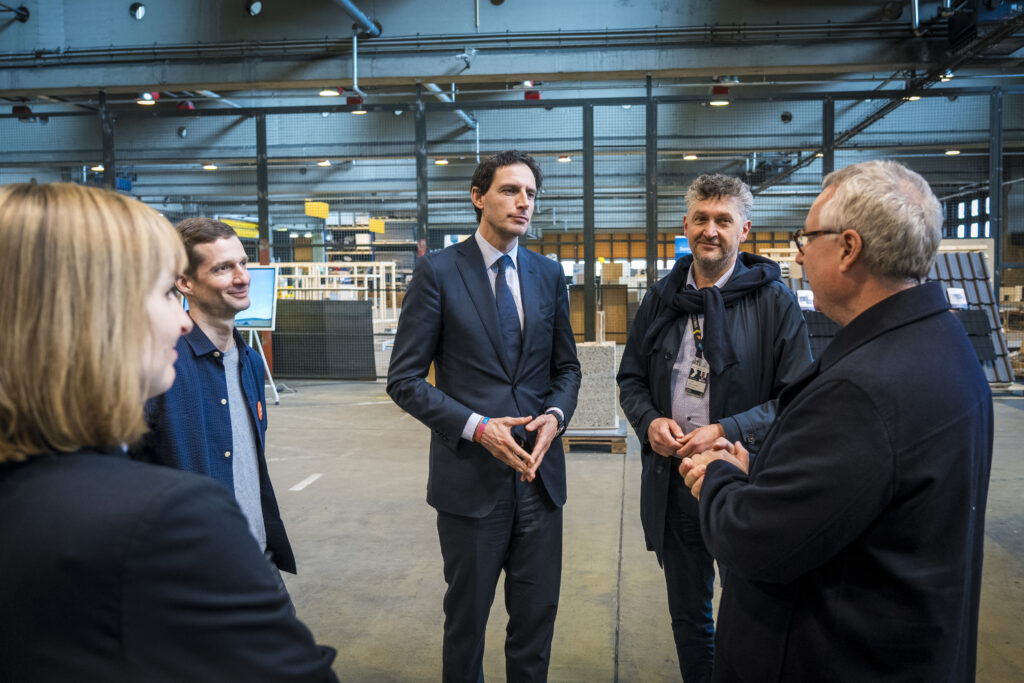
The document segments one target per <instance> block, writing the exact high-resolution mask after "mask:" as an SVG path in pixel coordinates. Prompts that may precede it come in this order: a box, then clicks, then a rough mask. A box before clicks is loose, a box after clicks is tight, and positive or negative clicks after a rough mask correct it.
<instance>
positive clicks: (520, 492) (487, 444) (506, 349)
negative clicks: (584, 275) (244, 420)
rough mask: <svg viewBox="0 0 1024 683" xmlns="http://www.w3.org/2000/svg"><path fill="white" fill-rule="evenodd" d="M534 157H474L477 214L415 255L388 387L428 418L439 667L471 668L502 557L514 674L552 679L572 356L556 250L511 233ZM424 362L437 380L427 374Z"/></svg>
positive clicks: (529, 189)
mask: <svg viewBox="0 0 1024 683" xmlns="http://www.w3.org/2000/svg"><path fill="white" fill-rule="evenodd" d="M540 186H541V172H540V168H539V167H538V166H537V163H536V162H535V161H534V160H533V159H532V158H531V157H530V156H528V155H526V154H523V153H521V152H516V151H508V152H502V153H500V154H497V155H495V156H493V157H490V158H488V159H486V160H484V161H483V162H482V163H481V164H480V165H479V166H478V167H477V169H476V172H475V173H474V174H473V181H472V189H471V198H472V201H473V206H474V207H475V209H476V214H477V218H478V219H479V221H480V223H479V227H478V229H477V231H476V233H475V234H474V235H473V236H472V237H470V238H468V239H466V240H465V241H463V242H461V243H459V244H457V245H455V246H452V247H448V248H447V249H444V250H443V251H440V252H437V253H434V254H430V255H427V256H425V257H423V258H421V259H420V260H419V262H418V263H417V265H416V270H415V272H414V274H413V278H412V281H411V282H410V284H409V289H408V291H407V292H406V295H405V301H404V303H403V307H402V315H401V318H400V319H399V321H398V332H397V334H396V336H395V345H394V350H393V352H392V355H391V367H390V368H389V371H388V384H387V390H388V394H389V395H390V396H391V398H392V399H394V401H395V403H397V404H398V405H399V406H400V407H401V408H403V409H404V410H406V411H408V412H409V413H410V414H411V415H413V416H414V417H416V418H417V419H419V420H420V421H421V422H423V424H425V425H427V426H428V427H430V429H431V430H432V434H431V440H430V475H429V477H428V480H427V502H428V503H429V504H430V505H431V506H433V507H434V508H436V509H437V532H438V536H439V538H440V542H441V555H442V557H443V559H444V577H445V581H446V582H447V584H448V590H447V592H446V593H445V598H444V612H445V623H444V647H443V653H442V660H443V675H444V680H445V681H482V680H483V669H482V661H483V650H484V634H485V629H486V626H487V616H488V613H489V611H490V607H491V603H492V602H493V600H494V590H495V587H496V585H497V581H498V576H499V574H500V572H501V570H502V569H504V570H505V606H506V608H507V610H508V613H509V623H508V632H507V633H508V635H507V638H506V640H505V659H506V664H505V666H506V673H507V677H508V680H509V681H543V680H546V679H547V669H548V662H549V660H550V654H551V638H552V634H553V632H554V622H555V613H556V611H557V608H558V593H559V583H560V580H561V571H562V561H561V558H562V505H563V504H564V503H565V498H566V487H565V456H564V454H563V451H562V444H561V440H560V438H559V437H560V436H561V434H562V432H563V431H565V425H566V423H567V422H568V421H569V419H570V418H571V417H572V414H573V411H574V410H575V408H576V394H577V392H578V391H579V386H580V366H579V361H578V360H577V358H576V344H575V342H574V339H573V333H572V329H571V327H570V325H569V301H568V296H567V293H566V289H565V280H564V277H563V273H562V268H561V266H560V265H559V264H558V263H556V262H554V261H551V260H549V259H546V258H543V257H541V256H539V255H537V254H534V253H532V252H530V251H528V250H526V249H524V248H520V247H519V245H518V242H519V238H520V237H522V236H523V235H524V234H526V230H527V228H528V227H529V224H530V218H531V216H532V215H533V208H534V202H535V200H536V197H537V192H538V191H539V189H540ZM431 363H433V364H434V368H435V377H436V386H432V385H431V384H429V383H428V382H427V381H426V379H425V378H426V376H427V372H428V370H429V368H430V364H431Z"/></svg>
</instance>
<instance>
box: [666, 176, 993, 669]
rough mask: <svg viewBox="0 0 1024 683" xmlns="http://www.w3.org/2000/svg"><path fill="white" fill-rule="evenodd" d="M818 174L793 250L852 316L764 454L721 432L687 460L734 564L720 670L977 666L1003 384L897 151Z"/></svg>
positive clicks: (828, 304) (925, 190) (729, 570)
mask: <svg viewBox="0 0 1024 683" xmlns="http://www.w3.org/2000/svg"><path fill="white" fill-rule="evenodd" d="M824 185H825V189H824V191H823V192H822V193H821V195H820V196H819V197H818V199H817V200H815V202H814V204H813V205H812V206H811V210H810V213H809V214H808V215H807V221H806V224H805V228H804V229H803V230H801V231H799V232H798V233H797V235H796V236H795V241H796V244H797V247H798V249H799V256H798V257H797V261H798V262H799V263H801V264H802V265H803V267H804V271H805V273H806V275H807V279H808V280H809V281H810V284H811V288H812V289H813V290H814V299H815V305H816V306H817V307H818V308H820V309H821V311H822V312H824V313H825V314H826V315H828V316H829V317H830V318H832V319H833V320H834V321H835V322H837V323H838V324H839V325H840V326H841V327H842V329H841V330H840V331H839V333H838V334H837V335H836V337H835V339H834V340H833V341H832V343H831V344H830V345H829V347H828V348H827V349H825V351H824V352H823V353H822V355H821V358H819V359H818V361H817V363H816V364H815V365H814V366H812V368H811V369H810V371H809V372H808V374H806V375H805V376H804V377H803V378H801V379H799V380H797V381H796V382H795V383H794V384H792V385H791V386H789V387H787V388H786V389H785V390H784V391H783V392H782V395H781V396H780V398H779V409H778V410H779V412H778V418H777V419H776V421H775V424H774V425H773V427H772V429H771V431H769V433H768V435H767V437H765V442H764V446H763V447H762V448H761V450H760V451H759V452H758V455H757V457H756V458H754V459H753V460H752V461H751V459H750V458H748V454H747V451H746V449H745V448H744V447H743V446H742V445H741V444H740V443H739V442H735V443H733V444H729V443H728V442H727V441H726V440H725V439H722V440H720V442H719V443H717V444H716V447H715V449H713V450H709V451H706V452H704V453H701V454H699V455H695V456H694V457H693V458H687V459H684V460H683V464H682V466H681V467H680V472H681V473H683V474H684V475H685V477H686V484H687V485H688V486H690V487H691V491H692V492H693V493H694V495H696V496H699V499H700V523H701V532H702V534H703V536H704V540H705V542H706V543H707V545H708V549H709V550H711V552H712V553H713V554H714V556H715V558H716V559H717V560H718V562H719V564H720V566H722V567H723V571H724V572H725V578H724V580H723V593H722V602H721V605H720V609H719V621H718V635H717V640H716V648H715V680H716V681H882V680H885V681H973V680H974V674H975V654H976V648H977V635H978V632H977V628H978V603H979V595H980V590H981V559H982V543H983V540H984V522H985V500H986V497H987V493H988V480H989V470H990V466H991V461H992V394H991V392H990V391H989V387H988V383H987V382H986V380H985V375H984V373H983V372H982V369H981V365H980V363H979V362H978V357H977V355H975V352H974V350H973V348H972V346H971V344H970V343H969V342H968V339H967V335H966V334H965V333H964V329H963V327H962V326H961V324H960V323H959V322H958V321H957V320H956V318H954V317H953V316H952V315H951V314H950V313H949V303H948V302H947V300H946V294H945V292H944V291H943V290H942V287H941V286H940V285H939V284H938V283H935V282H928V283H925V284H921V282H922V281H923V280H924V278H925V276H926V275H927V274H928V271H929V269H930V267H931V265H932V263H933V261H934V260H935V253H936V250H937V249H938V246H939V240H940V239H941V237H942V232H941V226H942V207H941V205H940V204H939V202H938V200H937V199H936V198H935V195H934V194H933V193H932V191H931V189H930V188H929V187H928V184H927V183H926V182H925V181H924V179H923V178H921V176H919V175H918V174H916V173H914V172H913V171H910V170H908V169H907V168H905V167H903V166H901V165H900V164H897V163H895V162H891V161H885V162H882V161H870V162H865V163H861V164H855V165H853V166H848V167H847V168H844V169H842V170H841V171H837V172H835V173H832V174H830V175H829V176H828V177H826V178H825V183H824ZM748 471H749V474H748Z"/></svg>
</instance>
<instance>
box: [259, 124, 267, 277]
mask: <svg viewBox="0 0 1024 683" xmlns="http://www.w3.org/2000/svg"><path fill="white" fill-rule="evenodd" d="M269 197H270V182H269V180H268V171H267V115H266V114H257V115H256V215H257V216H258V220H259V230H260V238H259V258H260V264H261V265H267V264H269V263H270V199H269Z"/></svg>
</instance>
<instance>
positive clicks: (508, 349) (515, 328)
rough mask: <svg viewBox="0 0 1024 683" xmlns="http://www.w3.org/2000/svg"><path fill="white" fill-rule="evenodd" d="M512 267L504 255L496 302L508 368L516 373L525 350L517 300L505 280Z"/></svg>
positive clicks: (495, 296) (495, 288)
mask: <svg viewBox="0 0 1024 683" xmlns="http://www.w3.org/2000/svg"><path fill="white" fill-rule="evenodd" d="M509 267H512V268H514V267H515V266H513V265H512V257H511V256H509V255H508V254H502V256H501V258H500V259H498V277H497V278H495V280H494V300H495V303H496V304H497V306H498V329H500V330H501V341H502V345H503V346H504V347H505V359H506V360H507V361H508V367H509V369H510V370H511V371H513V372H515V369H516V366H517V365H519V354H520V352H521V351H522V349H523V333H522V330H520V329H519V312H518V311H517V310H516V300H515V299H514V298H512V292H511V291H510V290H509V288H508V281H506V280H505V269H506V268H509Z"/></svg>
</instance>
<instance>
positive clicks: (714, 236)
mask: <svg viewBox="0 0 1024 683" xmlns="http://www.w3.org/2000/svg"><path fill="white" fill-rule="evenodd" d="M753 202H754V198H753V196H752V195H751V193H750V189H749V188H748V187H747V186H746V185H745V184H744V183H743V182H742V181H740V180H739V179H737V178H732V177H729V176H724V175H720V174H715V175H702V176H700V177H699V178H697V179H696V180H695V181H694V182H693V184H692V185H691V186H690V188H689V190H688V191H687V193H686V203H687V214H686V217H685V218H684V219H683V229H684V231H685V233H686V236H687V238H688V240H689V243H690V247H691V249H692V250H693V255H692V257H691V256H687V257H684V258H682V259H680V260H679V261H677V262H676V265H675V267H674V268H673V269H672V272H671V273H670V274H669V275H668V276H667V277H665V278H664V279H662V280H661V281H660V282H658V283H657V284H655V285H654V286H653V287H652V288H651V289H650V291H648V293H647V295H646V296H645V297H644V300H643V303H642V304H641V305H640V310H639V311H638V312H637V316H636V319H635V320H634V321H633V326H632V328H631V329H630V333H629V339H628V340H627V342H626V349H625V352H624V354H623V357H622V364H621V366H620V367H619V374H618V377H617V379H618V383H619V399H620V402H621V404H622V409H623V411H624V412H625V414H626V418H627V419H628V420H629V422H630V424H632V425H633V429H634V430H635V431H636V435H637V437H638V438H639V439H640V444H641V448H642V450H641V462H642V464H643V474H642V478H641V488H640V517H641V520H642V522H643V525H644V535H645V536H646V539H647V548H648V549H649V550H653V551H654V552H655V553H656V554H657V557H658V561H659V562H660V563H662V566H663V567H664V569H665V583H666V586H667V589H668V605H669V614H670V615H671V617H672V634H673V636H674V638H675V643H676V654H677V656H678V657H679V670H680V673H681V674H682V676H683V680H684V681H685V683H700V682H702V681H706V680H707V679H708V677H709V676H710V674H711V665H712V662H713V657H714V624H713V621H712V613H711V596H712V589H713V586H714V578H715V570H714V563H713V559H712V555H711V554H709V553H708V550H707V548H706V547H705V545H704V541H703V540H702V539H701V535H700V528H699V525H698V521H697V506H696V504H695V501H694V500H693V498H691V497H690V495H689V492H688V491H687V490H686V487H685V486H684V485H683V480H682V477H680V476H679V475H678V473H677V472H676V465H678V462H679V461H678V460H677V459H676V460H673V458H679V457H686V456H688V455H691V454H694V453H699V452H701V451H703V450H705V449H707V448H710V447H711V444H713V443H714V442H715V440H716V439H717V438H719V437H726V438H728V439H729V440H730V441H742V442H743V443H744V444H746V445H747V447H748V448H750V449H752V450H757V448H758V447H759V446H760V444H761V441H762V440H763V439H764V436H765V434H766V433H767V431H768V427H769V426H770V425H771V422H772V420H773V419H774V418H775V402H774V400H773V399H775V397H777V396H778V394H779V392H780V391H781V389H782V387H783V386H784V385H785V384H786V383H788V382H790V381H792V380H794V379H795V378H797V377H798V376H799V375H800V374H801V373H802V372H803V370H804V369H805V368H806V367H807V365H808V364H809V363H810V346H809V344H808V341H807V331H806V326H805V325H804V320H803V316H802V315H801V314H800V309H799V307H798V305H797V303H796V299H795V298H794V297H793V294H792V293H791V292H790V291H789V289H788V288H787V287H786V286H785V285H783V284H782V282H781V281H780V280H779V275H780V272H779V266H778V265H777V264H776V263H774V262H773V261H770V260H768V259H766V258H762V257H760V256H755V255H754V254H746V253H744V254H740V253H739V245H740V243H741V242H743V241H744V240H745V239H746V238H747V235H748V234H749V232H750V211H751V208H752V206H753ZM673 463H675V464H673Z"/></svg>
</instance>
